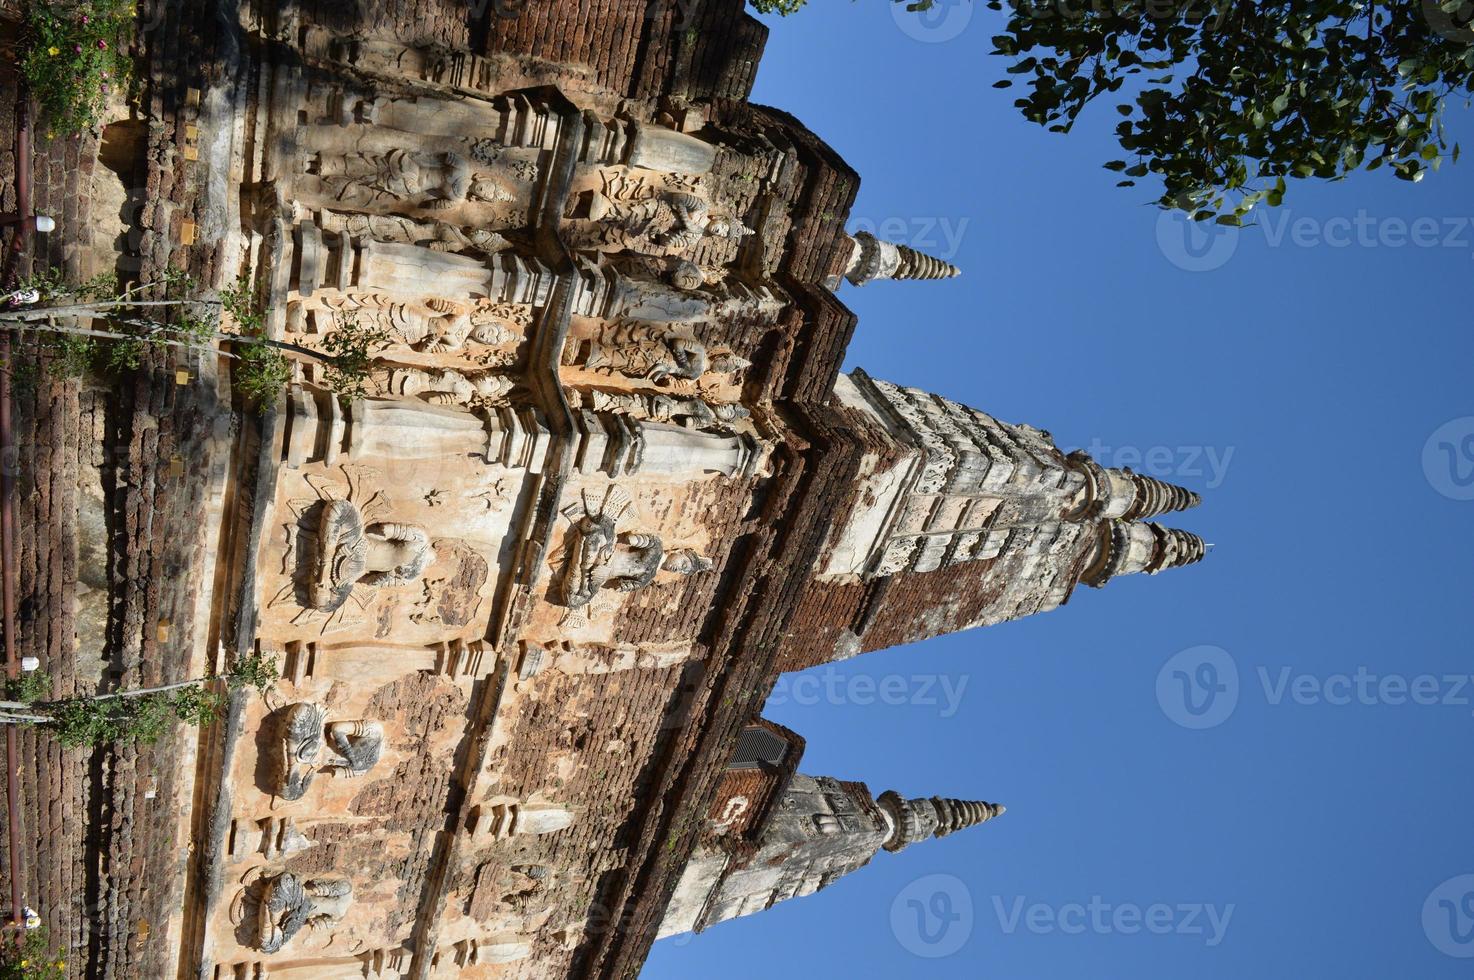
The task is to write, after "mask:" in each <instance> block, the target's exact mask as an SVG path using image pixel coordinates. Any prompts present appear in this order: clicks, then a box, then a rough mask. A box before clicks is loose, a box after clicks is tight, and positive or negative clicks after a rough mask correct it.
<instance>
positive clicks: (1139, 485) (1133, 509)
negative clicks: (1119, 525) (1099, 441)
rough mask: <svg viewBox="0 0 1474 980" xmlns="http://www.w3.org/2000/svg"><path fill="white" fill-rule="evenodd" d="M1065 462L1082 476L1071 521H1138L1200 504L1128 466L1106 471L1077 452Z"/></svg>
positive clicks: (1196, 498) (1186, 492) (1190, 493)
mask: <svg viewBox="0 0 1474 980" xmlns="http://www.w3.org/2000/svg"><path fill="white" fill-rule="evenodd" d="M1065 461H1066V462H1067V463H1068V464H1069V465H1070V466H1071V468H1073V469H1075V470H1078V471H1079V472H1080V473H1082V474H1083V475H1084V476H1085V485H1084V487H1083V488H1082V490H1081V499H1080V501H1079V506H1078V507H1077V508H1076V510H1075V513H1074V514H1073V515H1072V516H1071V518H1070V519H1072V520H1080V519H1086V518H1091V517H1103V518H1106V519H1107V520H1118V519H1119V520H1126V521H1139V520H1141V519H1143V518H1147V517H1158V516H1160V515H1162V514H1170V513H1172V512H1174V511H1180V510H1190V509H1191V508H1193V507H1196V506H1198V505H1199V504H1201V503H1202V502H1203V498H1202V497H1200V496H1199V495H1198V494H1196V493H1194V492H1193V491H1191V490H1189V489H1187V488H1186V487H1179V486H1177V485H1176V484H1172V483H1166V482H1164V481H1162V480H1158V479H1156V478H1155V477H1150V476H1143V475H1141V474H1140V473H1134V472H1132V470H1131V469H1130V467H1125V468H1122V469H1107V468H1106V467H1104V466H1101V465H1100V464H1099V463H1097V462H1096V461H1095V460H1093V459H1091V458H1090V456H1089V455H1087V454H1086V453H1084V452H1082V451H1080V450H1078V449H1077V450H1076V451H1075V452H1072V453H1070V454H1069V455H1068V456H1066V457H1065Z"/></svg>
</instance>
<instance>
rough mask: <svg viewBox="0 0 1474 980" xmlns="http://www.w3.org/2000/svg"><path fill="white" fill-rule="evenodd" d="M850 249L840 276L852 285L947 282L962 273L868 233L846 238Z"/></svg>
mask: <svg viewBox="0 0 1474 980" xmlns="http://www.w3.org/2000/svg"><path fill="white" fill-rule="evenodd" d="M850 241H851V242H853V243H854V244H853V250H852V251H851V252H850V261H849V265H847V266H846V267H845V271H844V277H845V278H846V279H848V280H849V281H850V282H852V283H854V284H855V285H856V286H863V285H865V284H866V283H867V282H873V281H874V280H876V279H951V278H953V277H954V276H958V275H961V274H962V270H960V269H958V268H957V267H956V266H955V265H952V264H951V263H948V262H943V261H942V260H941V259H937V258H933V257H932V256H930V255H927V254H925V253H924V252H918V251H916V249H914V248H911V247H910V246H908V245H897V244H895V243H894V242H887V241H884V240H882V239H879V238H876V237H875V236H874V235H872V234H870V233H869V232H868V231H857V232H855V233H854V234H853V235H851V236H850Z"/></svg>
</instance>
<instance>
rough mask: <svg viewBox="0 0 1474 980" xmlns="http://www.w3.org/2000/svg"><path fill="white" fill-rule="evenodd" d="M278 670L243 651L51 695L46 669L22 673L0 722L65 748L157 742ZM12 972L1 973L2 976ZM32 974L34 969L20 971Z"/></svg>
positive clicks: (215, 712) (209, 716) (262, 688)
mask: <svg viewBox="0 0 1474 980" xmlns="http://www.w3.org/2000/svg"><path fill="white" fill-rule="evenodd" d="M278 676H280V675H279V674H278V673H277V666H276V658H275V657H263V656H262V655H260V654H252V655H251V656H247V657H242V658H240V659H239V660H237V661H236V662H235V663H234V664H233V665H232V666H231V668H230V670H229V671H228V672H227V673H226V674H225V675H224V676H223V677H222V678H220V679H221V680H223V681H224V682H225V684H224V688H223V689H222V688H221V687H220V686H219V685H217V684H215V683H214V681H215V680H216V678H196V679H194V680H189V681H181V682H179V683H177V684H165V685H162V686H159V687H148V688H137V689H134V690H128V691H115V692H113V693H110V694H99V695H97V696H95V697H73V698H58V699H54V700H48V699H46V697H45V692H46V688H47V686H48V684H47V679H46V676H45V675H44V674H40V673H32V674H27V675H22V677H21V678H20V679H19V680H15V681H10V682H9V683H7V684H6V688H5V695H6V700H3V701H0V724H12V725H36V726H40V727H43V728H46V729H48V730H50V731H51V732H53V733H54V734H55V735H56V738H57V741H59V742H61V744H62V746H63V747H65V748H69V749H70V748H76V747H78V746H82V745H99V744H103V743H108V742H144V743H147V742H153V741H155V740H157V739H158V738H159V736H160V735H163V734H164V733H165V732H166V731H168V730H169V729H170V728H171V727H172V726H173V725H174V724H175V723H176V722H183V723H184V724H187V725H206V724H209V723H210V722H212V721H214V720H215V719H216V718H217V717H218V716H219V714H220V712H221V710H222V709H223V708H224V707H225V701H226V692H227V691H235V690H240V689H243V688H247V687H251V688H255V689H256V691H257V692H258V693H259V694H260V695H261V696H262V697H265V695H266V692H267V691H269V690H270V689H271V686H272V684H273V683H275V680H276V678H277V677H278ZM5 976H7V975H6V974H3V973H0V980H4V978H5ZM17 976H30V974H17Z"/></svg>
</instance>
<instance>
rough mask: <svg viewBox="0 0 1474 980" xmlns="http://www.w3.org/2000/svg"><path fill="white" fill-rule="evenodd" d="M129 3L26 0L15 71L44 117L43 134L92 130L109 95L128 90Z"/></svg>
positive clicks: (118, 0) (133, 12)
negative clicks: (22, 45) (23, 41)
mask: <svg viewBox="0 0 1474 980" xmlns="http://www.w3.org/2000/svg"><path fill="white" fill-rule="evenodd" d="M136 15H137V7H136V5H135V4H134V3H133V0H31V3H29V4H28V5H27V10H26V30H27V43H26V47H25V54H24V56H23V57H22V59H21V70H22V72H23V73H24V74H25V77H26V81H27V83H28V84H29V85H30V87H31V93H32V94H33V95H34V96H35V97H36V100H37V101H38V102H39V103H40V104H41V108H42V110H43V111H44V113H45V118H46V125H47V127H48V132H49V133H50V135H53V136H64V135H69V134H71V133H76V132H81V131H82V130H85V129H91V128H92V127H94V126H96V125H97V123H98V121H99V120H100V119H101V118H102V112H103V107H104V106H105V105H106V104H107V101H108V99H109V98H110V97H111V96H112V94H113V93H114V92H116V91H118V90H120V89H121V88H124V87H126V86H127V85H128V82H129V78H130V74H131V72H132V63H131V61H130V60H129V58H128V54H127V46H128V38H129V34H130V33H131V31H132V27H133V20H134V18H135V17H136Z"/></svg>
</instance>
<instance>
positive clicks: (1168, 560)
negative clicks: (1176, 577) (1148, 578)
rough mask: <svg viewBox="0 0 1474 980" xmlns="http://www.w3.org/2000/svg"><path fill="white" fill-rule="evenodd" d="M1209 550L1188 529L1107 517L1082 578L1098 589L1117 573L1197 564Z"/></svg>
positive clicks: (1147, 571) (1122, 573) (1152, 572)
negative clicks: (1094, 552) (1115, 519)
mask: <svg viewBox="0 0 1474 980" xmlns="http://www.w3.org/2000/svg"><path fill="white" fill-rule="evenodd" d="M1207 553H1208V545H1207V542H1205V541H1204V540H1203V539H1202V538H1200V537H1198V536H1197V535H1196V534H1192V533H1190V532H1188V531H1179V530H1178V529H1177V528H1175V527H1163V526H1162V525H1160V524H1153V523H1151V522H1149V521H1107V522H1105V523H1103V524H1102V525H1101V536H1100V542H1099V545H1098V550H1097V551H1096V554H1095V560H1094V561H1092V562H1091V563H1090V567H1088V568H1087V569H1085V571H1084V573H1082V574H1081V576H1080V581H1082V582H1084V583H1085V584H1086V585H1090V586H1094V587H1095V588H1097V589H1098V588H1100V587H1101V586H1102V585H1105V584H1106V583H1107V582H1109V581H1110V580H1111V579H1113V578H1115V577H1116V576H1117V575H1132V574H1135V573H1137V572H1145V573H1146V574H1148V575H1156V574H1157V573H1158V572H1161V571H1165V570H1166V569H1168V568H1181V567H1182V566H1184V565H1195V564H1197V563H1198V562H1200V561H1202V560H1203V558H1204V556H1206V555H1207Z"/></svg>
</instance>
